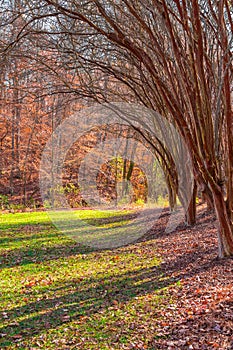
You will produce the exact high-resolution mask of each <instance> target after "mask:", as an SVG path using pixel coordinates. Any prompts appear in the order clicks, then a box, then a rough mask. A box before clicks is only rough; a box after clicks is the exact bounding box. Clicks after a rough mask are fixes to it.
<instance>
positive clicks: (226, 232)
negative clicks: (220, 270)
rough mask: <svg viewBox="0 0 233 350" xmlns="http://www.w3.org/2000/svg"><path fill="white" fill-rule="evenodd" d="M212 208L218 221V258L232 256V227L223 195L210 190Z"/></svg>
mask: <svg viewBox="0 0 233 350" xmlns="http://www.w3.org/2000/svg"><path fill="white" fill-rule="evenodd" d="M212 193H213V198H214V207H215V212H216V215H217V219H218V226H219V227H218V250H219V257H220V258H223V257H226V256H231V255H233V229H232V228H233V227H232V223H231V220H230V218H229V215H228V213H227V205H226V202H225V200H224V196H223V193H222V192H221V191H220V190H217V189H212Z"/></svg>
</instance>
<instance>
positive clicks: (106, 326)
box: [0, 210, 170, 349]
mask: <svg viewBox="0 0 233 350" xmlns="http://www.w3.org/2000/svg"><path fill="white" fill-rule="evenodd" d="M129 214H131V213H129V212H127V211H123V212H111V213H110V212H102V213H97V212H93V211H92V212H90V211H87V210H85V211H79V213H78V215H79V216H80V215H81V216H82V219H83V220H87V221H89V222H90V223H92V224H95V225H98V226H99V227H105V226H106V225H107V226H108V227H111V225H115V221H114V220H115V219H114V220H113V217H114V218H117V223H118V225H121V224H122V225H123V224H124V223H125V222H127V221H128V220H129V217H128V216H127V215H129ZM159 264H160V260H159V259H158V258H157V257H156V253H155V249H154V243H153V244H152V242H143V243H138V244H135V245H131V246H128V247H124V248H118V249H113V250H104V251H94V250H93V249H91V248H88V247H84V246H81V245H80V244H78V243H77V242H75V241H73V240H72V239H70V238H69V236H67V235H64V234H62V233H61V232H59V231H58V230H57V229H56V228H55V227H54V226H53V225H52V223H51V222H50V219H49V217H48V216H47V214H46V213H45V212H34V213H16V214H2V215H0V266H1V272H0V322H1V323H0V348H1V349H3V348H4V349H5V348H6V349H122V348H130V344H132V343H135V342H136V343H140V344H144V346H147V348H148V349H149V344H150V341H151V340H152V338H153V337H156V331H155V329H156V322H157V319H158V318H159V317H161V316H160V310H161V309H163V310H164V308H165V307H166V306H165V305H166V304H167V303H169V293H168V291H167V290H168V288H169V283H170V282H169V281H168V280H166V279H165V280H164V278H163V276H162V275H161V272H160V268H159ZM152 329H153V331H152Z"/></svg>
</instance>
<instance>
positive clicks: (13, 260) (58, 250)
mask: <svg viewBox="0 0 233 350" xmlns="http://www.w3.org/2000/svg"><path fill="white" fill-rule="evenodd" d="M93 251H94V250H93V249H92V248H90V247H86V246H83V245H80V244H78V243H76V242H74V243H73V244H71V243H67V244H60V245H58V244H56V245H55V246H52V247H46V246H45V247H40V248H37V247H36V246H32V247H30V248H19V249H13V250H11V251H9V252H8V251H6V252H3V253H1V254H0V268H1V269H3V268H8V267H14V266H22V265H27V264H35V263H41V262H44V261H50V260H58V259H60V258H62V257H69V256H71V255H75V254H88V253H91V252H93Z"/></svg>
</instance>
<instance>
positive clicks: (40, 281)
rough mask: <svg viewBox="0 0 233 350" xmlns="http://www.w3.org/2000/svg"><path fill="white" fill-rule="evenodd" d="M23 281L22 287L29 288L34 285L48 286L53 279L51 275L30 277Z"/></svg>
mask: <svg viewBox="0 0 233 350" xmlns="http://www.w3.org/2000/svg"><path fill="white" fill-rule="evenodd" d="M25 282H26V283H25V284H23V287H24V288H27V289H29V288H32V287H35V286H49V285H50V284H52V283H53V280H52V279H51V277H46V278H39V279H35V278H32V279H30V280H26V281H25Z"/></svg>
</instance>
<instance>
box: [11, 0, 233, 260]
mask: <svg viewBox="0 0 233 350" xmlns="http://www.w3.org/2000/svg"><path fill="white" fill-rule="evenodd" d="M35 4H36V3H35ZM35 4H34V3H33V2H32V3H31V2H30V4H29V3H27V2H25V6H26V8H28V11H29V10H30V15H28V17H27V18H26V16H25V25H24V27H22V29H21V31H20V32H19V33H18V36H17V38H16V42H19V41H21V40H23V39H24V38H25V37H29V38H31V39H30V40H32V38H33V37H35V36H36V37H38V35H40V43H39V45H43V43H45V42H46V43H47V46H48V47H50V48H51V50H56V51H57V52H59V53H60V67H59V68H60V69H62V68H63V69H64V70H65V71H69V72H72V73H73V74H75V75H76V77H77V80H76V81H74V82H72V83H71V82H69V84H66V85H65V86H66V88H67V91H68V90H70V91H72V92H76V93H77V95H78V96H84V97H90V98H93V99H95V100H97V101H101V100H102V101H103V100H104V101H108V100H112V99H113V96H114V98H115V99H118V100H119V99H121V100H127V101H134V102H138V103H141V104H143V105H145V106H146V107H149V108H151V109H153V110H156V111H158V112H159V113H160V114H161V115H162V116H163V117H164V118H166V119H168V120H169V121H171V122H172V123H173V124H174V125H175V127H176V128H177V129H178V130H179V132H180V134H181V135H182V136H183V138H184V140H185V141H186V144H187V146H188V148H189V151H190V154H191V156H192V163H193V169H194V175H195V178H196V181H197V183H198V184H201V185H202V186H203V188H205V189H206V193H209V194H210V195H211V196H212V197H213V200H214V207H215V212H216V215H217V219H218V223H219V236H218V238H219V256H221V257H223V256H229V255H232V254H233V224H232V220H233V195H232V191H233V158H232V157H233V144H232V142H233V141H232V136H233V125H232V32H233V15H232V8H231V7H230V6H231V5H230V1H228V0H220V1H218V2H216V1H214V0H208V1H205V0H191V1H189V2H186V1H178V0H174V1H169V0H161V1H158V0H121V1H115V0H109V1H107V2H106V1H102V0H93V1H75V0H70V1H59V0H57V1H55V0H44V1H43V2H41V4H40V8H39V9H38V7H36V5H35ZM46 5H47V6H46ZM33 6H34V9H33ZM38 23H40V24H38ZM38 26H39V28H38ZM11 46H12V45H11ZM8 47H9V45H8ZM106 81H107V83H106ZM126 91H127V93H126Z"/></svg>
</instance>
